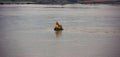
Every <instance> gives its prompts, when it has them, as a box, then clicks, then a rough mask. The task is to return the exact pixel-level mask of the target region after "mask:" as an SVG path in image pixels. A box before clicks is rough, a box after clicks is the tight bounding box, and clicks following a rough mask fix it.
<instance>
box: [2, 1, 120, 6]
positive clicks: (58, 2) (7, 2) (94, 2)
mask: <svg viewBox="0 0 120 57" xmlns="http://www.w3.org/2000/svg"><path fill="white" fill-rule="evenodd" d="M0 4H61V5H64V4H120V0H0Z"/></svg>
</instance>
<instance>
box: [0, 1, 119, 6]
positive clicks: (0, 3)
mask: <svg viewBox="0 0 120 57" xmlns="http://www.w3.org/2000/svg"><path fill="white" fill-rule="evenodd" d="M4 4H47V5H65V4H120V1H119V2H117V1H114V2H113V1H109V2H88V1H86V2H85V1H83V2H79V3H38V2H0V5H4Z"/></svg>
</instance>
